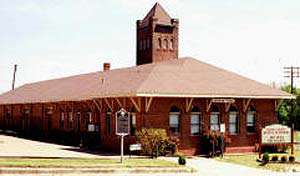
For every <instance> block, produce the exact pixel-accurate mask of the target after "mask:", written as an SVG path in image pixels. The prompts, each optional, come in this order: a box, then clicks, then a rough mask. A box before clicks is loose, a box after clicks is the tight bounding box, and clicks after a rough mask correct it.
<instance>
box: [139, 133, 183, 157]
mask: <svg viewBox="0 0 300 176" xmlns="http://www.w3.org/2000/svg"><path fill="white" fill-rule="evenodd" d="M136 139H137V141H138V142H139V143H140V144H141V145H142V154H144V155H148V156H164V155H167V154H171V155H173V154H174V153H175V152H176V151H177V146H178V143H179V140H178V139H175V138H169V137H168V136H167V132H166V130H165V129H159V128H142V129H141V130H137V131H136Z"/></svg>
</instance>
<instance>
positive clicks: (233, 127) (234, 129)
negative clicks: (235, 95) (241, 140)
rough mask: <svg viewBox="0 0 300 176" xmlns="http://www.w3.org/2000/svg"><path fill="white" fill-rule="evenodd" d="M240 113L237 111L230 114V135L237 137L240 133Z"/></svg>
mask: <svg viewBox="0 0 300 176" xmlns="http://www.w3.org/2000/svg"><path fill="white" fill-rule="evenodd" d="M238 118H239V117H238V112H237V111H230V112H229V119H228V121H229V125H228V126H229V130H228V132H229V134H230V135H236V134H238V133H239V119H238ZM233 119H234V120H233ZM232 120H233V121H232Z"/></svg>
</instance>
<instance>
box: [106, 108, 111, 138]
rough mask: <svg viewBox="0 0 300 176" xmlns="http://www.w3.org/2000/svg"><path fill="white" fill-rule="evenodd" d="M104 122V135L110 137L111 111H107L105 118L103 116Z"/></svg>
mask: <svg viewBox="0 0 300 176" xmlns="http://www.w3.org/2000/svg"><path fill="white" fill-rule="evenodd" d="M105 122H106V133H107V134H108V135H111V132H112V130H111V110H108V111H107V112H106V116H105Z"/></svg>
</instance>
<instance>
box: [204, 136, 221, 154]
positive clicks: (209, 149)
mask: <svg viewBox="0 0 300 176" xmlns="http://www.w3.org/2000/svg"><path fill="white" fill-rule="evenodd" d="M222 142H223V144H222ZM201 146H202V152H203V153H204V154H207V155H209V156H212V155H215V154H220V153H221V152H222V151H223V152H224V151H225V138H224V136H223V135H222V134H221V133H219V132H216V131H211V132H210V133H208V134H205V135H203V136H202V138H201ZM213 146H214V152H215V153H213Z"/></svg>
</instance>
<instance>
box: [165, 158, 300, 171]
mask: <svg viewBox="0 0 300 176" xmlns="http://www.w3.org/2000/svg"><path fill="white" fill-rule="evenodd" d="M161 159H165V160H169V161H174V162H176V161H177V159H178V158H165V157H163V158H161ZM187 166H189V167H193V168H195V169H196V170H197V175H199V176H300V173H299V172H298V173H294V172H284V173H281V172H273V171H269V170H264V169H256V168H250V167H246V166H241V165H237V164H231V163H225V162H220V161H216V160H214V159H207V158H202V157H193V158H192V159H187Z"/></svg>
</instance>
